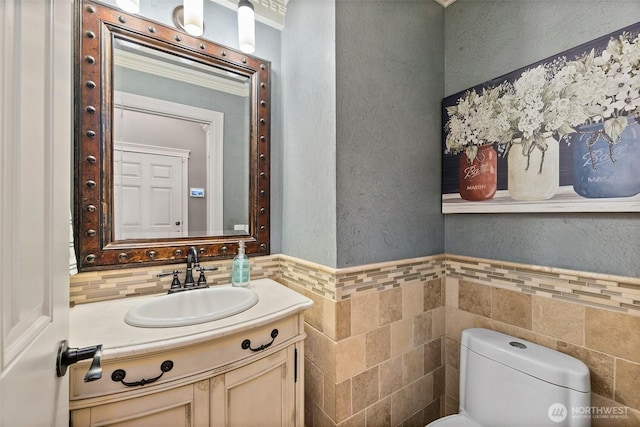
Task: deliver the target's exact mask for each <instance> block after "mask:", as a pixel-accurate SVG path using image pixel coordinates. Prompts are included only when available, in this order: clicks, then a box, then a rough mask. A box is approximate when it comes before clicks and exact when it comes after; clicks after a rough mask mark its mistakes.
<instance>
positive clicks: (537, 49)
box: [445, 0, 640, 277]
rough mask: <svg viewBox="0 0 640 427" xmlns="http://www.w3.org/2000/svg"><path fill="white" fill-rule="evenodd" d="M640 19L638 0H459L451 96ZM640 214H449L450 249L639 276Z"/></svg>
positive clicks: (452, 30)
mask: <svg viewBox="0 0 640 427" xmlns="http://www.w3.org/2000/svg"><path fill="white" fill-rule="evenodd" d="M638 21H640V2H638V1H637V0H632V1H629V0H615V1H593V0H591V1H588V0H571V1H556V0H553V1H541V0H537V1H531V0H511V1H484V0H457V1H456V2H455V3H453V4H452V5H451V6H449V7H448V8H447V9H446V12H445V72H446V79H445V96H447V95H450V94H453V93H456V92H458V91H460V90H463V89H466V88H468V87H471V86H474V85H476V84H478V83H482V82H484V81H487V80H489V79H491V78H494V77H498V76H500V75H502V74H505V73H507V72H510V71H513V70H515V69H517V68H519V67H522V66H526V65H527V64H531V63H533V62H535V61H538V60H541V59H544V58H546V57H549V56H552V55H554V54H557V53H560V52H562V51H564V50H566V49H569V48H571V47H574V46H577V45H579V44H581V43H584V42H587V41H589V40H592V39H594V38H597V37H599V36H602V35H605V34H607V33H610V32H612V31H615V30H618V29H620V28H623V27H625V26H627V25H630V24H633V23H635V22H638ZM639 242H640V215H638V214H629V213H626V214H625V213H598V214H577V213H575V214H574V213H567V214H499V215H479V214H473V215H447V216H446V243H445V247H446V251H447V252H448V253H452V254H461V255H469V256H479V257H486V258H492V259H499V260H507V261H516V262H523V263H531V264H540V265H547V266H556V267H565V268H571V269H577V270H585V271H591V272H601V273H610V274H620V275H625V276H632V277H638V276H640V262H639V261H640V244H639Z"/></svg>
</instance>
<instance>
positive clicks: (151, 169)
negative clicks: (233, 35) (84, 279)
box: [112, 36, 251, 241]
mask: <svg viewBox="0 0 640 427" xmlns="http://www.w3.org/2000/svg"><path fill="white" fill-rule="evenodd" d="M112 45H113V73H112V76H113V77H112V78H113V101H114V105H113V177H112V178H113V179H112V182H113V202H114V206H113V212H114V220H113V232H114V240H115V241H121V240H128V239H149V238H173V237H197V236H223V235H248V234H249V186H250V185H249V148H250V139H249V138H250V135H249V129H250V123H249V122H250V100H251V98H250V81H249V78H248V77H246V76H242V75H239V74H236V73H233V72H231V71H228V70H222V69H218V68H215V67H213V66H211V65H204V64H200V63H198V62H196V61H193V60H191V59H187V58H183V57H180V56H177V55H174V54H171V53H167V52H163V51H160V50H156V49H152V48H150V47H147V46H144V45H141V44H138V43H135V42H132V41H130V40H125V39H121V38H119V37H117V36H114V39H113V44H112Z"/></svg>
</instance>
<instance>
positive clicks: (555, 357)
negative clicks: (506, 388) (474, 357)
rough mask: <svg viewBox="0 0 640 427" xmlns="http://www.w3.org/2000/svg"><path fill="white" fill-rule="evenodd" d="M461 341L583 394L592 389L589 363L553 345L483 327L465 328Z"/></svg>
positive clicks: (481, 352) (513, 365)
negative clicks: (552, 348) (555, 348)
mask: <svg viewBox="0 0 640 427" xmlns="http://www.w3.org/2000/svg"><path fill="white" fill-rule="evenodd" d="M460 344H461V345H462V346H464V347H466V348H468V349H469V350H471V351H473V352H475V353H478V354H480V355H482V356H485V357H487V358H489V359H492V360H495V361H496V362H498V363H501V364H503V365H506V366H508V367H510V368H512V369H516V370H518V371H521V372H523V373H525V374H528V375H531V376H533V377H536V378H539V379H541V380H543V381H547V382H549V383H552V384H555V385H558V386H561V387H567V388H570V389H572V390H575V391H579V392H583V393H588V392H589V391H590V390H591V386H590V381H589V368H587V365H585V364H584V363H583V362H582V361H580V360H578V359H576V358H575V357H571V356H569V355H567V354H564V353H560V352H558V351H555V350H551V349H550V348H547V347H543V346H541V345H538V344H534V343H532V342H529V341H526V340H523V339H520V338H516V337H512V336H510V335H506V334H502V333H500V332H495V331H491V330H489V329H484V328H472V329H466V330H464V331H462V339H461V343H460Z"/></svg>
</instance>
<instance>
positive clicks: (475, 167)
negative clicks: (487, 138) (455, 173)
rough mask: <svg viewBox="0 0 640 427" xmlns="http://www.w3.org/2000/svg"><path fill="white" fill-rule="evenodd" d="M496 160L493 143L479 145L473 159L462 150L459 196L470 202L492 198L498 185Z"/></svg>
mask: <svg viewBox="0 0 640 427" xmlns="http://www.w3.org/2000/svg"><path fill="white" fill-rule="evenodd" d="M497 160H498V155H497V153H496V150H495V149H494V148H493V144H485V145H481V146H479V147H478V152H477V154H476V158H475V159H473V161H471V160H470V159H469V158H468V157H467V154H466V153H465V152H464V151H463V152H462V155H461V156H460V167H459V176H460V197H462V198H463V199H464V200H469V201H472V202H477V201H480V200H487V199H490V198H492V197H493V196H494V195H495V194H496V189H497V186H498V163H497Z"/></svg>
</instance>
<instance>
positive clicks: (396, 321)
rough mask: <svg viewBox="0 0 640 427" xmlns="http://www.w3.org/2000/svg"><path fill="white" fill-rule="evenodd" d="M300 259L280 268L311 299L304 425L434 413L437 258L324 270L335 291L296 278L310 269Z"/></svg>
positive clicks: (437, 409) (402, 419)
mask: <svg viewBox="0 0 640 427" xmlns="http://www.w3.org/2000/svg"><path fill="white" fill-rule="evenodd" d="M286 261H287V262H288V263H293V264H297V263H296V262H295V261H294V260H292V259H287V260H286ZM304 264H305V265H295V268H294V267H293V266H289V267H290V268H289V270H288V271H296V276H295V277H291V276H289V275H288V273H287V272H286V271H283V274H282V276H281V278H280V281H281V282H282V283H284V284H286V285H287V286H289V287H291V288H292V289H295V290H297V291H298V292H301V293H303V294H305V295H307V296H309V297H310V298H312V299H313V300H314V306H313V307H312V308H311V309H310V310H309V311H307V313H306V314H305V320H306V323H307V324H306V332H307V340H306V344H305V345H306V347H305V356H306V360H305V387H306V389H305V424H306V426H307V427H314V426H315V427H318V426H365V425H369V426H391V425H393V426H396V425H407V426H414V425H415V426H424V425H425V424H427V423H429V422H431V421H432V420H434V419H436V418H438V417H440V416H441V414H442V411H443V410H444V399H443V398H444V392H445V368H444V343H443V339H444V327H445V325H444V311H445V310H444V306H443V304H444V289H443V283H444V282H443V274H442V273H443V271H444V270H443V264H442V258H441V257H438V258H436V257H426V258H421V259H415V260H407V261H406V262H393V263H383V264H376V265H368V266H364V267H363V268H360V270H359V271H355V270H354V269H350V270H349V271H345V270H333V271H325V273H327V272H328V273H330V274H332V275H333V276H334V277H335V278H336V279H335V282H334V281H332V280H329V281H327V282H333V283H336V290H335V292H333V291H331V290H328V291H326V292H324V295H323V296H319V295H318V293H317V292H316V290H315V287H314V286H312V285H311V284H310V283H309V280H308V278H307V280H303V281H300V274H302V272H303V270H304V269H312V270H313V268H314V266H313V265H309V264H308V263H304ZM321 269H322V268H321ZM300 283H303V286H301V285H300ZM358 285H359V286H358ZM329 295H330V296H334V298H329V297H327V296H329ZM336 299H338V300H336Z"/></svg>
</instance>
